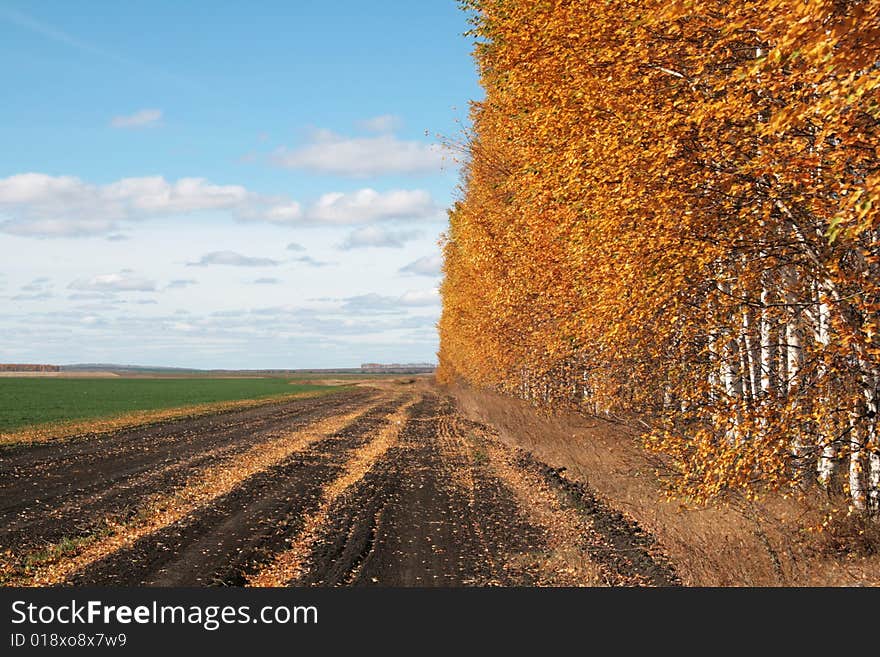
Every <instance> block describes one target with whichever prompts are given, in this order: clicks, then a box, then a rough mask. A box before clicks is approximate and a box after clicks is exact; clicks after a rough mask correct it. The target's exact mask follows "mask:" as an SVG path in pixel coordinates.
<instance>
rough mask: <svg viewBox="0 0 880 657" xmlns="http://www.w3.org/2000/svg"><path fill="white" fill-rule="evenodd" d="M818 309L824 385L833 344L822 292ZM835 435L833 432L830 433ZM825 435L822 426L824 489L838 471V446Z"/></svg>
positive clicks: (819, 476) (819, 370) (820, 468)
mask: <svg viewBox="0 0 880 657" xmlns="http://www.w3.org/2000/svg"><path fill="white" fill-rule="evenodd" d="M817 301H818V308H817V310H816V326H815V336H814V337H815V340H816V345H817V346H818V348H819V350H820V353H819V354H818V358H819V363H818V366H817V379H818V381H819V385H823V384H824V383H825V382H824V381H823V379H824V378H825V377H826V376H827V375H828V372H827V368H826V366H825V360H824V356H825V350H826V349H827V347H828V345H829V344H830V342H831V332H830V309H829V307H828V304H827V303H825V302H824V301H823V300H822V298H821V291H819V292H818V298H817ZM825 402H827V399H826V398H825V397H824V396H823V398H822V400H821V405H822V406H825V405H826V404H825ZM830 433H833V432H829V434H830ZM829 434H825V435H823V431H822V427H821V426H820V430H819V445H818V447H819V461H818V462H817V464H816V478H817V479H818V481H819V485H820V486H822V487H823V488H827V487H828V486H829V484H830V483H831V479H832V478H833V477H834V472H835V470H836V469H837V444H836V442H835V440H834V436H833V435H829Z"/></svg>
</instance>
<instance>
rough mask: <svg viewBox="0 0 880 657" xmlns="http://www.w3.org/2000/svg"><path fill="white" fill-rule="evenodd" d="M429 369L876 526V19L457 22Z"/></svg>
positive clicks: (499, 16)
mask: <svg viewBox="0 0 880 657" xmlns="http://www.w3.org/2000/svg"><path fill="white" fill-rule="evenodd" d="M464 4H465V5H466V7H467V9H468V10H469V11H471V12H472V15H473V22H474V30H473V32H474V35H475V37H476V48H475V58H476V61H477V64H478V68H479V73H480V77H481V81H482V84H483V87H484V89H485V92H486V96H485V99H484V100H483V101H480V102H475V103H474V104H473V106H472V122H473V133H472V135H471V137H470V139H469V143H468V145H467V146H468V148H467V159H466V163H465V169H464V171H465V173H464V180H463V185H462V194H461V198H460V200H459V201H458V202H457V203H456V204H455V207H454V208H453V209H452V210H451V211H450V227H449V231H448V234H447V235H446V239H445V241H444V252H445V279H444V283H443V288H442V292H443V303H444V309H443V316H442V318H441V321H440V333H441V353H440V361H441V370H440V376H441V377H442V378H444V379H446V380H452V379H455V378H462V379H464V380H466V381H469V382H471V383H472V384H475V385H479V386H484V387H489V388H493V389H496V390H500V391H503V392H506V393H509V394H512V395H516V396H519V397H522V398H525V399H530V400H535V401H536V402H540V403H542V404H547V405H550V406H560V405H574V406H577V407H580V408H583V409H584V410H585V411H587V412H592V413H602V414H616V415H619V414H638V416H639V417H640V418H642V420H643V421H644V422H646V423H647V424H649V425H650V427H651V430H650V431H649V432H648V435H647V437H646V439H647V444H648V445H649V446H650V447H651V448H652V449H656V450H658V451H660V452H662V453H664V454H666V455H667V456H668V459H667V460H668V462H669V463H670V464H672V465H673V466H674V468H675V470H676V472H677V473H678V475H679V476H678V477H677V478H676V480H675V483H674V485H673V488H674V490H675V491H676V492H677V493H679V494H681V495H685V496H687V497H689V498H691V499H695V500H707V499H709V498H712V497H715V496H718V495H722V494H724V493H726V492H730V491H738V492H740V493H744V494H746V495H749V496H751V495H755V494H757V493H759V492H760V491H761V490H765V489H767V488H780V487H794V488H797V489H799V490H804V491H816V490H819V489H826V490H829V491H840V492H844V493H845V494H847V495H848V496H849V498H850V500H851V505H852V507H853V508H854V509H857V510H860V511H865V512H872V513H877V512H878V511H880V429H878V418H877V413H878V404H880V242H878V239H880V219H878V203H880V200H878V196H880V184H878V183H880V138H878V137H880V92H878V86H880V57H878V53H880V2H877V1H876V0H863V1H856V0H762V1H760V2H757V1H749V0H739V1H737V2H733V1H727V0H693V1H687V2H683V1H675V0H662V1H661V0H639V1H623V0H607V1H603V2H589V1H587V0H540V1H539V0H470V1H468V2H465V3H464Z"/></svg>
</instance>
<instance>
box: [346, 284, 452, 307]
mask: <svg viewBox="0 0 880 657" xmlns="http://www.w3.org/2000/svg"><path fill="white" fill-rule="evenodd" d="M439 304H440V294H439V292H438V291H437V290H436V289H431V290H409V291H407V292H404V293H403V294H402V295H400V296H399V297H392V296H384V295H381V294H375V293H371V294H361V295H358V296H354V297H348V298H346V299H343V305H342V308H343V310H345V311H347V312H376V311H401V310H403V309H405V308H415V307H425V306H437V305H439Z"/></svg>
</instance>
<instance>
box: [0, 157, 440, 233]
mask: <svg viewBox="0 0 880 657" xmlns="http://www.w3.org/2000/svg"><path fill="white" fill-rule="evenodd" d="M211 210H213V211H228V212H230V213H232V215H233V216H235V217H236V218H238V219H241V220H247V221H266V222H270V223H277V224H283V225H293V224H359V223H369V222H375V221H384V220H393V219H407V220H418V219H439V218H441V217H442V212H441V210H440V208H439V207H438V206H437V204H436V203H435V202H434V200H433V198H432V197H431V195H430V194H429V193H428V192H427V191H424V190H418V189H416V190H399V189H398V190H390V191H387V192H378V191H376V190H374V189H370V188H365V189H360V190H357V191H354V192H348V193H341V192H333V193H329V194H324V195H322V196H320V197H319V198H318V199H317V200H316V201H315V202H314V203H312V204H311V205H309V206H307V207H303V206H301V205H300V204H299V203H297V202H295V201H291V200H290V199H286V198H283V197H278V196H265V195H261V194H256V193H253V192H250V191H248V190H247V189H246V188H245V187H243V186H241V185H216V184H213V183H211V182H209V181H207V180H205V179H204V178H180V179H179V180H176V181H169V180H166V179H165V178H163V177H162V176H148V177H141V178H124V179H121V180H118V181H116V182H113V183H110V184H107V185H94V184H91V183H87V182H84V181H83V180H81V179H79V178H76V177H73V176H50V175H46V174H42V173H23V174H17V175H13V176H10V177H8V178H0V217H4V218H5V217H8V218H7V219H5V221H4V220H2V219H0V232H5V233H10V234H14V235H21V236H28V237H85V236H93V235H104V236H109V238H110V239H111V240H118V239H119V230H120V224H121V223H122V222H128V221H138V220H144V219H150V218H156V217H171V216H176V215H179V214H185V213H186V214H188V213H195V212H204V211H211ZM291 250H295V249H291Z"/></svg>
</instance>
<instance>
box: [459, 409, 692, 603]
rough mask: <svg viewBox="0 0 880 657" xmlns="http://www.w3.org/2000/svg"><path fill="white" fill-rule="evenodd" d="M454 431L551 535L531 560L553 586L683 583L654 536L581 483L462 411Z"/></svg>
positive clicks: (673, 584)
mask: <svg viewBox="0 0 880 657" xmlns="http://www.w3.org/2000/svg"><path fill="white" fill-rule="evenodd" d="M455 420H456V423H457V424H458V427H457V431H458V432H459V433H460V434H465V435H468V437H469V439H470V441H471V443H472V445H474V449H475V450H477V451H478V453H485V454H487V457H486V461H487V463H488V464H489V467H490V468H491V469H492V470H493V471H494V472H495V473H496V474H497V476H498V477H499V478H500V479H502V480H503V481H505V482H507V483H508V484H509V485H510V487H511V489H512V490H513V491H514V492H515V493H516V495H517V499H518V500H519V501H520V504H521V506H522V508H523V509H525V510H527V512H528V513H529V515H530V517H531V518H532V519H533V520H534V521H535V522H536V523H538V524H540V525H542V526H543V527H545V528H546V529H547V530H548V532H549V536H550V540H549V547H550V550H549V553H548V554H545V555H542V557H541V560H540V561H538V562H536V563H535V564H534V567H536V568H537V570H538V572H539V573H540V574H541V575H542V576H543V578H544V579H545V583H548V584H552V585H563V586H572V585H573V586H577V585H581V586H582V585H584V584H587V585H607V586H680V585H681V582H680V580H679V578H678V577H677V576H676V574H675V572H674V571H673V569H672V565H671V564H670V562H669V560H668V559H667V558H666V556H665V555H663V554H662V553H661V552H660V551H659V548H658V546H657V544H656V541H655V540H654V538H653V536H651V535H650V534H648V533H647V532H645V531H644V530H642V529H641V528H640V527H639V526H638V525H637V524H636V523H635V522H634V521H632V520H630V519H628V518H627V517H625V516H624V514H622V513H620V512H618V511H616V510H614V509H611V508H610V507H608V506H607V505H605V504H604V503H603V502H602V501H601V500H599V499H598V498H596V497H595V496H594V495H593V493H592V492H590V491H589V489H588V488H587V487H586V486H584V485H583V484H581V483H579V482H574V481H571V480H569V479H567V478H566V477H565V476H564V474H563V472H562V471H561V470H558V469H554V468H551V467H550V466H548V465H546V464H545V463H543V462H541V461H538V460H537V459H536V458H535V457H534V456H533V455H532V454H530V453H529V452H526V451H524V450H520V449H517V450H512V449H511V448H509V447H507V446H506V445H504V444H503V443H502V442H501V441H500V440H499V438H498V436H497V434H496V433H495V431H494V430H493V429H492V428H491V427H488V426H486V425H482V424H478V423H476V422H473V421H471V420H467V419H465V418H463V417H461V416H456V417H455Z"/></svg>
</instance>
